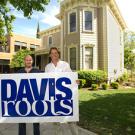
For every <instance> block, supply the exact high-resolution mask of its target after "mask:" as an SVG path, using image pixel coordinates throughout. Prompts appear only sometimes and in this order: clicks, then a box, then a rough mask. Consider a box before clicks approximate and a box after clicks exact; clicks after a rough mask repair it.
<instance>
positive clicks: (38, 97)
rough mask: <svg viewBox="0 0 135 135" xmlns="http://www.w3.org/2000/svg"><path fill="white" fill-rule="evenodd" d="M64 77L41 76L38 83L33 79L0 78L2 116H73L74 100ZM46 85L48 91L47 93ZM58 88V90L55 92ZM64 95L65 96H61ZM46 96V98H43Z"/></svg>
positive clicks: (67, 81) (69, 82) (68, 81)
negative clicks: (17, 80) (17, 81)
mask: <svg viewBox="0 0 135 135" xmlns="http://www.w3.org/2000/svg"><path fill="white" fill-rule="evenodd" d="M70 85H71V80H70V79H69V78H66V77H61V78H58V79H57V80H56V79H55V78H42V79H41V83H40V86H38V84H37V80H36V79H21V80H20V82H19V86H18V84H17V83H16V82H15V80H12V79H2V80H1V98H2V99H1V102H2V103H1V104H2V116H3V117H33V116H36V117H37V116H39V117H41V116H72V115H73V100H72V91H71V89H70V88H69V87H67V86H70ZM47 88H48V91H49V95H48V96H46V93H47ZM56 89H57V91H59V92H60V93H63V94H60V93H57V92H56ZM63 95H64V96H63ZM46 97H48V98H46Z"/></svg>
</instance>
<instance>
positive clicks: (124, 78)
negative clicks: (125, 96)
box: [117, 73, 129, 84]
mask: <svg viewBox="0 0 135 135" xmlns="http://www.w3.org/2000/svg"><path fill="white" fill-rule="evenodd" d="M128 77H129V75H128V74H127V73H124V74H123V75H122V76H120V77H118V79H117V82H119V83H120V84H122V83H123V82H124V81H127V80H128Z"/></svg>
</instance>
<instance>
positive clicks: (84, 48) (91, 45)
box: [83, 44, 95, 70]
mask: <svg viewBox="0 0 135 135" xmlns="http://www.w3.org/2000/svg"><path fill="white" fill-rule="evenodd" d="M94 46H95V45H94V44H85V45H83V51H84V52H83V58H84V59H83V67H84V69H86V65H85V50H86V47H91V48H93V56H92V58H93V59H92V61H93V63H92V64H93V65H92V70H93V69H94Z"/></svg>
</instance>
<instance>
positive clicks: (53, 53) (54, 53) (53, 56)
mask: <svg viewBox="0 0 135 135" xmlns="http://www.w3.org/2000/svg"><path fill="white" fill-rule="evenodd" d="M50 57H51V59H52V61H54V60H59V53H58V51H57V50H55V49H52V50H51V54H50Z"/></svg>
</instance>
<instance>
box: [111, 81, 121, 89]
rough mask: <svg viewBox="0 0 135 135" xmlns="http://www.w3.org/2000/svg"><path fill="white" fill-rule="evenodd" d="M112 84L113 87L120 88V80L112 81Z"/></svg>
mask: <svg viewBox="0 0 135 135" xmlns="http://www.w3.org/2000/svg"><path fill="white" fill-rule="evenodd" d="M111 86H112V88H113V89H118V88H119V83H118V82H112V83H111Z"/></svg>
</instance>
